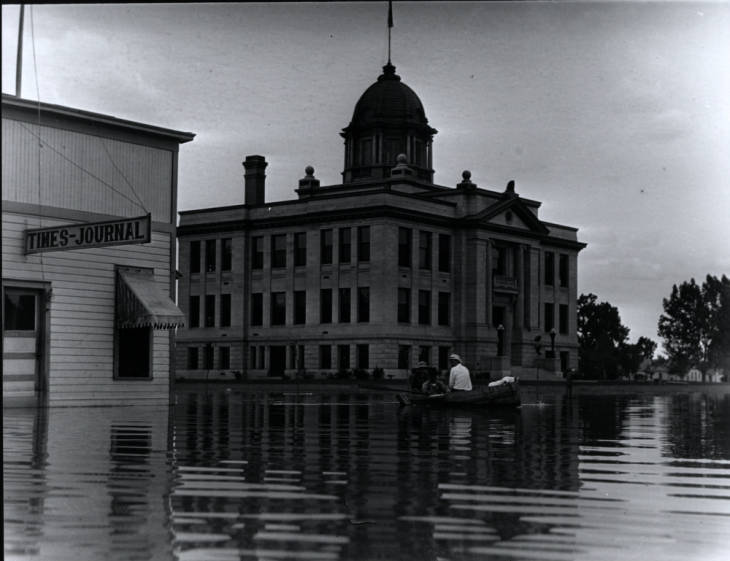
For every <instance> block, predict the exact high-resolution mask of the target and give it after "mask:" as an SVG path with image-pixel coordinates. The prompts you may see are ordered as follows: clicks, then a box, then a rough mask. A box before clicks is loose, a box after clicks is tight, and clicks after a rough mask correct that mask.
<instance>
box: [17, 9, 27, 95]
mask: <svg viewBox="0 0 730 561" xmlns="http://www.w3.org/2000/svg"><path fill="white" fill-rule="evenodd" d="M24 19H25V4H21V5H20V21H19V22H18V53H17V58H16V59H15V97H20V91H21V85H22V80H23V20H24Z"/></svg>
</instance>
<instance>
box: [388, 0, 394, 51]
mask: <svg viewBox="0 0 730 561" xmlns="http://www.w3.org/2000/svg"><path fill="white" fill-rule="evenodd" d="M392 27H393V0H388V64H390V30H391V28H392Z"/></svg>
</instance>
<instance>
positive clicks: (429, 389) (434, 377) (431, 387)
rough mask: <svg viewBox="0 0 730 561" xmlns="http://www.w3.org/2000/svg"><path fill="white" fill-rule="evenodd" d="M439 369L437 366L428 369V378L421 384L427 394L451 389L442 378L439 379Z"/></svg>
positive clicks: (422, 389)
mask: <svg viewBox="0 0 730 561" xmlns="http://www.w3.org/2000/svg"><path fill="white" fill-rule="evenodd" d="M438 374H439V373H438V370H436V369H435V368H429V369H428V380H426V381H425V382H424V383H423V386H421V391H422V392H423V393H424V394H426V395H434V394H442V393H446V392H448V391H449V388H447V387H446V384H444V383H443V382H442V381H441V380H439V379H438Z"/></svg>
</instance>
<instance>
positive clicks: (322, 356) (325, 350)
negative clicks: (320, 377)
mask: <svg viewBox="0 0 730 561" xmlns="http://www.w3.org/2000/svg"><path fill="white" fill-rule="evenodd" d="M319 367H320V368H326V369H328V368H332V347H331V346H330V345H320V346H319Z"/></svg>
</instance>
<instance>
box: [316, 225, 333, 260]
mask: <svg viewBox="0 0 730 561" xmlns="http://www.w3.org/2000/svg"><path fill="white" fill-rule="evenodd" d="M319 236H320V237H319V261H320V263H321V264H322V265H330V264H332V230H321V231H320V233H319Z"/></svg>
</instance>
